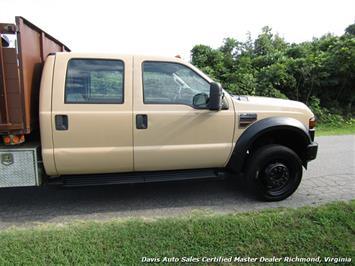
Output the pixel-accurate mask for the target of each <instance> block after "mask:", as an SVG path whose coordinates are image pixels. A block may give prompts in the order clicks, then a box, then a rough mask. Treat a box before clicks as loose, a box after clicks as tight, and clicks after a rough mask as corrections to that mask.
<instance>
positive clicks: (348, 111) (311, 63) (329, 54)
mask: <svg viewBox="0 0 355 266" xmlns="http://www.w3.org/2000/svg"><path fill="white" fill-rule="evenodd" d="M191 53H192V63H193V64H194V65H196V66H197V67H199V68H201V69H202V70H203V71H205V72H206V74H208V75H210V76H211V77H212V78H214V79H215V80H217V81H219V82H221V83H222V85H223V87H224V88H225V89H226V90H227V91H229V92H231V93H232V94H241V95H261V96H271V97H280V98H289V99H292V100H298V101H302V102H304V103H306V104H307V105H309V106H311V108H312V109H313V110H315V113H316V114H317V116H318V117H319V118H320V119H321V120H322V121H325V122H327V123H328V122H329V123H333V122H334V121H339V118H340V117H348V118H349V117H352V116H353V115H354V113H355V110H354V101H355V24H352V25H350V26H348V27H347V28H346V30H345V33H344V34H343V35H342V36H334V35H331V34H326V35H324V36H322V37H321V38H314V39H313V40H312V41H310V42H304V43H299V44H295V43H292V44H289V43H287V42H286V41H285V40H284V39H283V38H281V37H280V36H278V35H277V34H273V33H272V30H271V28H269V27H264V28H263V29H262V31H261V33H260V34H259V36H258V37H257V38H256V40H254V41H253V40H252V39H251V37H250V34H248V38H247V41H245V42H239V41H238V40H235V39H233V38H227V39H225V40H224V42H223V44H222V46H221V47H219V48H217V49H213V48H211V47H209V46H206V45H196V46H195V47H194V48H193V49H192V50H191ZM340 121H342V120H340Z"/></svg>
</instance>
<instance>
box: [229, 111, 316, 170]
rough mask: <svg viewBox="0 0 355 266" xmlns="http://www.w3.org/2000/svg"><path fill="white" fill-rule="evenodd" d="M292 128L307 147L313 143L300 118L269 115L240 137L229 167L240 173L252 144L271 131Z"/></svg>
mask: <svg viewBox="0 0 355 266" xmlns="http://www.w3.org/2000/svg"><path fill="white" fill-rule="evenodd" d="M277 130H290V131H293V132H295V133H297V134H299V135H300V136H301V137H302V138H303V141H304V143H305V148H306V147H307V145H308V144H311V143H312V139H311V136H310V134H309V132H308V130H307V129H306V127H305V126H304V125H303V124H302V123H301V122H300V121H298V120H296V119H294V118H290V117H268V118H264V119H261V120H259V121H257V122H255V123H253V124H252V125H250V126H249V127H248V128H247V129H246V130H245V131H244V132H243V133H242V134H241V135H240V137H239V139H238V140H237V143H236V144H235V146H234V149H233V152H232V155H231V157H230V159H229V162H228V164H227V168H229V169H232V170H233V172H235V173H237V174H238V173H240V172H241V170H242V168H243V165H244V163H245V161H246V159H247V156H248V153H247V152H248V150H249V148H250V147H251V146H252V144H253V143H254V142H255V141H256V140H257V139H258V138H259V137H261V136H262V135H264V134H265V133H268V132H271V131H277Z"/></svg>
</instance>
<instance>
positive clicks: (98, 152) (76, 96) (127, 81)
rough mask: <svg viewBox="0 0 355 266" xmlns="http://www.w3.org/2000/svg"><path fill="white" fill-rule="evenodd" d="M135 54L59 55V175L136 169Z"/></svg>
mask: <svg viewBox="0 0 355 266" xmlns="http://www.w3.org/2000/svg"><path fill="white" fill-rule="evenodd" d="M131 93H132V57H130V56H119V57H116V56H113V57H110V56H98V57H96V56H95V58H93V57H92V56H82V55H80V56H77V57H76V56H75V55H73V54H57V56H56V63H55V69H54V80H53V93H52V130H53V146H54V159H55V166H56V170H57V173H58V175H63V174H94V173H113V172H128V171H132V170H133V139H132V94H131Z"/></svg>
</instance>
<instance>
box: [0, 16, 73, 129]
mask: <svg viewBox="0 0 355 266" xmlns="http://www.w3.org/2000/svg"><path fill="white" fill-rule="evenodd" d="M0 34H2V37H3V38H1V42H0V135H10V134H13V135H21V134H29V133H31V132H32V131H33V130H34V129H36V128H37V127H38V96H39V86H40V80H41V73H42V67H43V63H44V61H45V59H46V57H47V56H48V54H50V53H55V52H61V51H70V50H69V48H68V47H66V46H65V45H64V44H62V43H61V42H59V41H58V40H56V39H55V38H53V37H52V36H50V35H49V34H47V33H46V32H44V31H43V30H41V29H39V28H38V27H36V26H35V25H33V24H32V23H31V22H29V21H28V20H26V19H24V18H22V17H16V25H15V24H9V23H0ZM11 34H14V35H11ZM8 36H10V37H11V36H13V37H16V38H14V39H15V40H16V47H12V48H11V46H10V47H8V45H7V44H8V42H6V39H8V38H7V37H8Z"/></svg>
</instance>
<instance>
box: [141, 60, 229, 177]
mask: <svg viewBox="0 0 355 266" xmlns="http://www.w3.org/2000/svg"><path fill="white" fill-rule="evenodd" d="M134 69H135V76H134V119H135V122H134V169H135V170H136V171H154V170H175V169H192V168H212V167H223V166H225V164H226V163H227V160H228V158H229V155H230V153H231V150H232V139H233V131H234V123H235V122H234V121H235V114H234V108H233V104H232V103H231V102H230V99H229V98H228V99H226V105H225V108H224V110H221V111H219V112H216V111H210V110H207V109H195V108H194V107H193V106H192V101H193V96H194V95H196V94H198V93H206V94H208V95H209V89H210V84H209V81H208V78H207V77H206V76H204V75H203V74H202V73H201V72H199V71H198V70H197V69H195V68H193V67H192V66H191V65H189V64H185V63H184V62H169V61H164V60H163V61H161V59H158V61H153V60H146V59H145V58H143V57H134ZM137 73H138V74H137Z"/></svg>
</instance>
